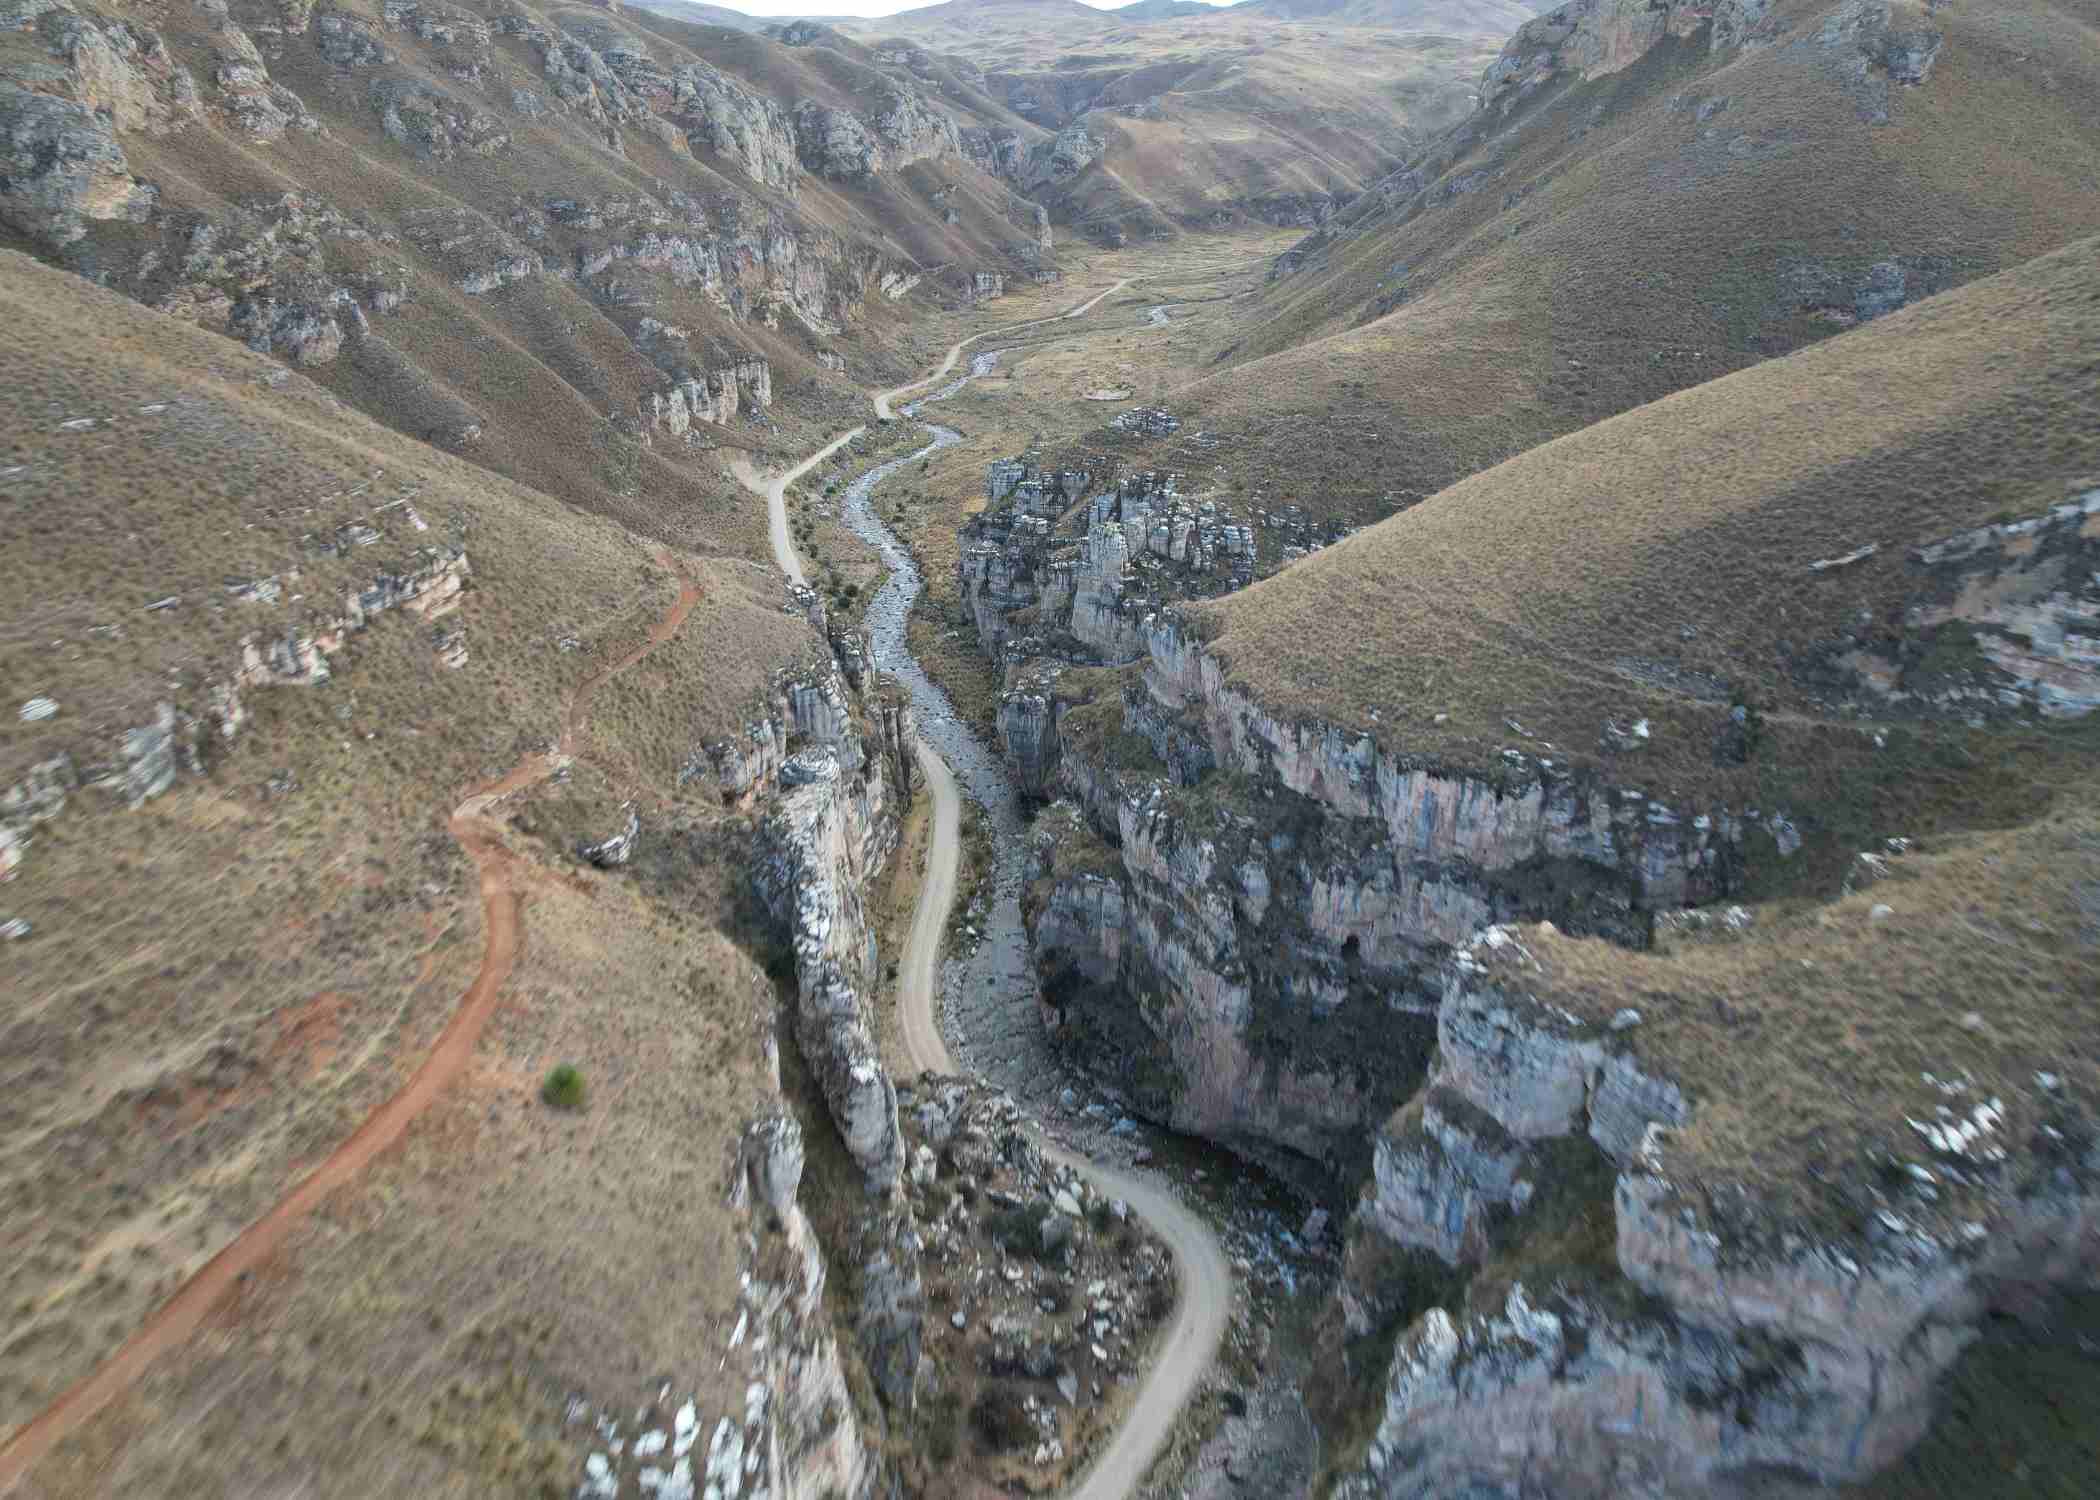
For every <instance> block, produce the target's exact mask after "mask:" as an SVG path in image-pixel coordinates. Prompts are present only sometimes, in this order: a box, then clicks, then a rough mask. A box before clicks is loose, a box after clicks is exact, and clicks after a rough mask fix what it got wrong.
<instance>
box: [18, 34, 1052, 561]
mask: <svg viewBox="0 0 2100 1500" xmlns="http://www.w3.org/2000/svg"><path fill="white" fill-rule="evenodd" d="M293 9H294V10H295V11H296V14H295V15H294V16H293V17H292V19H291V20H290V21H289V22H288V21H287V20H286V19H285V17H284V16H282V15H280V13H279V11H278V10H277V8H276V7H274V6H271V5H267V4H264V3H262V0H243V3H238V4H236V5H235V6H234V7H233V8H232V10H231V11H227V10H225V8H224V7H221V8H219V9H217V10H212V9H207V8H204V7H201V6H197V7H193V6H190V5H187V4H182V5H177V6H173V7H144V8H142V7H138V6H133V5H129V4H127V3H125V0H115V3H112V4H108V5H100V6H97V5H87V6H82V7H78V8H75V9H68V10H60V11H57V12H54V13H53V14H51V15H49V16H46V17H45V18H44V19H43V20H42V21H40V22H36V23H35V24H32V25H27V26H25V27H24V28H22V29H18V30H12V31H9V32H7V33H5V34H0V85H4V86H5V87H6V88H7V89H8V90H9V92H8V94H7V99H8V104H7V109H8V110H9V112H10V118H17V117H26V116H27V114H28V112H29V111H30V110H31V109H32V107H33V101H34V100H35V99H37V98H41V97H47V96H55V97H57V98H60V99H71V100H77V101H78V103H79V106H80V108H81V109H82V111H83V116H82V117H83V118H91V117H92V115H93V111H94V110H95V109H96V108H108V107H109V101H110V100H112V99H113V100H115V101H117V102H116V107H115V108H114V109H113V111H112V112H111V113H110V114H108V115H106V116H105V117H104V120H105V123H104V125H103V126H101V127H98V128H99V129H101V130H102V131H103V132H104V134H105V136H106V139H107V142H108V145H107V147H106V148H105V149H107V150H109V151H111V152H113V153H118V154H119V155H120V160H121V162H122V167H121V173H122V179H123V181H125V182H126V183H130V182H133V181H136V182H137V183H140V184H145V185H146V186H145V187H143V188H140V189H138V190H137V191H136V192H135V193H134V195H133V197H134V200H135V203H136V208H135V210H131V211H127V212H126V213H123V214H120V215H119V216H117V217H102V216H100V215H99V213H97V212H90V213H89V215H88V216H87V217H86V218H85V220H84V221H81V222H78V223H77V224H75V225H74V226H73V232H71V233H70V234H69V232H68V231H66V230H64V229H62V228H61V229H53V228H51V227H49V226H46V225H44V224H43V222H42V221H41V220H40V219H39V217H38V211H37V210H36V209H34V207H33V204H34V202H35V201H36V200H35V196H34V195H35V194H36V193H38V192H42V191H44V189H43V188H41V187H36V188H32V187H30V186H27V185H23V184H27V183H28V181H29V179H28V178H26V177H25V178H24V179H23V180H22V184H18V185H17V187H16V188H15V189H14V190H13V191H14V193H15V194H16V195H17V196H19V198H20V199H21V205H22V206H20V207H18V208H15V209H12V210H10V211H7V212H0V244H5V245H7V246H9V247H12V248H16V249H21V250H25V251H28V252H30V253H33V254H36V255H38V256H40V257H42V258H45V259H47V260H50V261H52V262H53V263H55V264H58V265H61V266H64V267H67V268H69V269H71V270H74V271H76V272H78V273H80V274H81V275H83V276H87V277H89V278H90V279H93V280H95V281H98V282H100V283H102V284H104V285H107V286H110V287H112V288H115V289H119V290H122V291H124V292H126V293H128V294H130V295H132V296H134V297H136V298H137V299H139V300H140V301H142V302H145V303H147V304H148V305H151V306H155V307H158V308H161V309H163V310H165V311H168V312H171V313H174V314H175V315H177V316H178V317H181V318H183V319H185V320H188V321H191V322H194V323H196V324H198V325H199V326H202V327H205V328H207V329H211V330H214V331H224V332H229V333H233V334H235V335H236V336H238V337H240V338H242V339H243V340H244V341H251V342H258V343H259V344H260V345H261V346H263V347H270V348H274V350H275V352H277V353H278V354H280V355H281V356H284V357H286V358H288V359H290V360H292V361H293V362H294V363H296V364H298V365H299V366H300V367H301V368H305V369H307V370H308V371H309V372H310V373H311V374H312V376H313V377H314V378H316V379H318V380H321V381H323V382H324V383H326V384H328V385H329V386H330V387H331V388H332V389H334V390H335V391H336V392H337V394H338V395H340V396H341V397H343V398H344V399H345V400H347V401H349V402H351V403H352V404H353V405H356V406H358V407H359V408H360V409H362V410H365V411H367V412H369V413H371V414H373V415H375V416H378V417H380V418H381V420H383V421H385V422H387V423H388V424H389V425H391V426H394V427H395V428H397V429H398V430H400V431H402V432H404V433H406V434H407V435H409V436H411V437H415V438H418V439H424V440H429V441H432V442H436V443H439V444H441V445H443V446H446V447H448V448H451V449H452V450H454V451H457V452H462V453H466V454H468V455H470V456H471V457H473V458H474V459H475V460H476V461H477V462H479V463H481V464H482V465H484V466H486V467H488V468H490V469H492V470H495V471H496V472H498V473H502V474H505V475H508V476H510V477H512V478H515V479H519V480H521V481H523V482H526V483H530V484H533V485H535V486H539V487H542V488H545V489H548V490H550V491H553V492H556V493H560V494H562V495H564V496H565V497H568V498H572V499H576V500H579V501H583V502H586V503H589V504H590V505H591V506H592V507H593V508H595V509H598V510H600V511H602V512H605V513H607V514H611V515H615V516H617V517H619V518H620V519H621V520H622V522H623V523H625V524H627V525H628V526H630V527H632V528H634V529H637V530H639V531H642V532H644V533H646V534H650V535H655V536H660V537H663V538H664V539H666V540H671V541H681V542H695V541H697V540H698V539H699V538H700V537H701V536H702V535H706V534H711V533H713V532H719V531H720V529H721V528H722V527H723V526H724V525H726V524H729V522H728V517H729V515H730V513H731V512H732V511H733V510H736V509H739V508H742V507H743V506H744V504H745V500H744V498H743V497H742V495H741V492H740V491H739V489H738V487H737V486H736V485H735V484H734V482H733V481H730V480H728V479H727V478H726V476H725V473H724V470H725V468H726V464H727V461H728V459H729V458H730V457H733V456H734V455H735V454H736V453H737V452H740V451H746V450H749V449H753V448H764V449H770V450H774V451H780V452H787V451H801V450H802V449H804V448H806V447H807V446H811V445H812V442H811V440H813V439H815V438H816V437H817V436H818V435H820V434H822V433H824V432H826V431H831V430H836V428H837V427H838V426H839V425H842V422H843V420H844V419H845V418H847V417H848V416H857V415H858V413H859V411H860V397H859V394H858V388H857V386H856V385H854V384H853V383H851V382H849V381H847V380H845V379H842V378H840V377H839V375H838V374H837V373H836V372H835V371H834V370H833V369H831V368H829V367H827V365H826V364H825V363H824V362H823V361H822V360H820V359H819V357H818V356H819V355H820V354H824V355H832V354H843V355H845V356H846V358H847V360H848V363H849V366H850V367H851V368H852V369H853V370H854V372H855V374H856V375H865V376H867V377H869V378H871V379H873V378H877V377H882V378H887V377H892V376H894V377H898V378H901V377H902V376H903V375H904V374H905V373H907V372H909V371H911V370H914V369H916V368H918V366H919V362H920V358H921V355H922V354H923V353H924V352H925V351H926V350H930V349H934V348H937V347H938V342H937V341H938V339H939V335H940V330H927V331H925V332H923V333H922V332H920V331H919V330H918V329H917V328H916V327H915V326H914V325H915V324H923V323H924V322H925V321H926V317H925V315H926V314H929V313H936V312H937V311H938V310H939V309H940V308H942V307H943V306H948V305H953V304H955V303H956V302H958V301H959V299H960V297H961V295H962V294H961V292H960V291H959V287H961V286H964V285H967V283H968V281H969V278H970V276H971V274H972V273H974V272H976V271H978V270H991V271H995V272H1003V273H1006V274H1009V275H1013V276H1015V277H1022V276H1025V274H1026V271H1027V269H1028V267H1029V266H1030V265H1032V264H1033V263H1034V262H1035V261H1036V260H1037V259H1038V258H1039V251H1038V247H1037V246H1036V243H1035V240H1036V232H1035V226H1034V219H1033V214H1034V210H1033V209H1032V208H1031V207H1029V206H1028V205H1025V204H1023V203H1022V202H1021V201H1020V199H1019V198H1018V196H1017V195H1016V194H1015V193H1014V192H1013V191H1012V190H1011V188H1010V187H1009V186H1007V185H1006V184H1003V183H1000V182H997V181H995V180H993V179H992V178H990V177H988V176H986V175H985V174H984V173H983V172H981V171H979V170H978V169H977V168H976V167H974V166H972V165H970V164H969V163H968V162H967V161H966V160H964V159H963V158H962V157H961V156H959V155H957V154H955V152H954V150H953V142H952V138H951V139H949V140H946V141H944V140H942V139H941V138H940V134H939V131H938V130H937V129H936V123H937V121H938V113H937V111H948V112H950V114H949V117H950V118H960V119H962V120H963V121H965V122H969V121H971V120H973V119H974V118H975V116H974V115H972V114H971V113H970V111H969V109H968V107H967V105H966V104H964V105H957V104H955V103H954V101H937V100H935V99H934V98H933V97H932V96H931V95H930V94H929V93H928V92H927V91H926V90H925V89H923V88H921V87H920V86H919V85H918V84H916V83H915V82H914V81H913V80H911V79H910V78H909V76H908V75H904V76H903V77H902V78H901V79H900V78H898V77H893V76H892V74H890V73H888V72H886V71H884V70H883V69H881V68H879V67H877V66H876V65H874V64H873V63H872V62H871V61H870V60H869V59H868V58H867V57H866V56H865V55H860V54H858V52H857V49H851V48H849V49H848V52H846V53H841V52H837V51H832V50H827V49H800V48H794V47H789V46H785V45H782V44H781V43H779V42H776V41H772V40H768V39H766V38H763V37H759V36H756V35H754V34H752V33H749V32H745V31H731V30H721V29H713V28H703V27H694V26H689V25H682V24H678V23H674V22H670V21H664V20H659V19H656V18H653V17H650V16H647V15H639V14H633V13H624V12H609V11H607V10H604V9H599V8H591V7H583V6H567V5H560V4H555V5H547V6H539V7H528V6H524V5H511V4H498V5H492V6H488V7H485V8H483V9H481V10H473V9H465V8H457V7H452V6H448V5H445V4H442V3H438V0H431V3H429V4H425V5H421V6H402V5H393V6H381V5H380V4H378V3H377V0H369V3H366V0H353V3H350V4H344V5H332V6H330V7H328V8H327V9H325V10H321V11H318V12H315V11H313V10H312V9H311V8H310V7H308V8H299V7H294V8H293ZM127 25H128V26H131V27H133V28H134V32H125V31H123V30H122V28H123V27H124V26H127ZM134 33H135V34H136V35H138V36H143V37H146V38H148V39H149V40H150V42H151V44H152V50H147V51H141V52H135V53H125V52H123V51H122V50H121V49H117V50H115V52H114V53H113V54H112V55H113V56H114V58H115V61H114V62H110V63H100V62H97V61H96V59H97V58H98V57H100V56H102V55H103V54H102V53H99V52H97V51H96V50H95V47H96V46H101V47H103V48H106V49H109V48H116V43H115V42H112V41H110V40H108V39H109V38H113V37H122V36H128V35H132V34H134ZM83 38H85V39H86V40H83ZM849 54H853V55H849ZM98 69H99V70H100V71H98ZM695 80H698V84H697V87H698V89H699V92H698V93H695V92H694V89H695ZM18 90H27V91H29V92H26V93H25V92H18ZM900 90H910V91H912V92H911V93H910V95H909V98H910V99H911V100H912V101H914V102H913V103H912V104H911V105H910V107H908V108H907V107H905V106H903V105H900V104H899V103H898V101H899V100H900V99H903V98H906V97H907V96H906V95H905V94H902V93H900ZM24 101H28V102H24ZM803 106H807V107H817V108H822V109H826V110H830V111H834V112H851V113H852V114H853V116H854V117H855V118H856V119H860V120H861V121H862V122H863V124H864V125H865V126H866V128H867V129H868V130H871V131H878V132H879V127H878V125H877V124H874V123H870V122H876V121H879V120H880V118H881V117H883V116H884V115H885V114H886V113H889V114H895V115H896V116H897V117H898V119H899V121H900V123H899V124H898V125H897V127H896V134H897V135H898V137H899V140H901V141H902V143H903V144H898V143H897V142H893V141H891V140H889V139H886V138H885V139H882V140H880V141H879V146H880V150H881V152H882V158H881V160H880V161H879V163H878V166H877V169H876V170H874V171H872V172H868V173H863V174H859V175H850V176H849V175H841V174H840V173H839V172H837V171H835V170H833V169H832V167H831V166H829V165H827V164H825V163H822V162H817V161H815V160H811V161H798V157H797V140H798V137H797V136H796V134H795V133H794V132H792V131H791V130H790V129H789V126H788V122H789V121H790V119H791V118H792V116H793V112H794V111H795V109H796V108H797V107H803ZM809 154H810V153H809V152H808V151H807V150H805V151H804V152H803V155H805V156H808V155H809ZM36 159H37V158H36V157H35V153H34V152H32V153H31V155H30V156H27V157H25V158H24V159H23V161H24V167H25V170H26V169H27V164H28V163H29V162H31V161H32V160H36ZM43 160H44V161H45V162H46V166H47V167H48V163H49V161H50V158H43ZM36 170H37V171H39V172H43V171H44V170H45V168H42V167H40V168H37V169H36ZM53 170H54V172H55V169H53ZM38 180H39V181H43V180H45V179H43V178H39V179H38ZM50 180H52V181H56V177H55V176H54V177H53V178H51V179H50ZM54 190H55V189H54ZM76 217H77V216H76ZM1024 250H1025V252H1026V259H1023V258H1021V254H1022V252H1023V251H1024ZM913 276H919V277H920V278H921V280H920V281H919V282H918V283H917V284H916V285H913V284H912V282H911V278H912V277H913ZM885 278H888V281H887V285H888V288H889V289H888V291H885V289H884V287H885ZM892 293H894V294H895V295H892ZM273 323H274V324H275V325H276V330H277V334H278V336H277V338H276V339H275V341H274V342H273V341H272V339H271V337H270V335H271V333H272V329H273ZM922 343H923V347H922ZM752 357H757V358H762V359H764V360H766V361H768V362H769V364H770V366H771V371H772V386H773V393H774V396H775V398H776V399H775V401H774V404H773V405H772V406H771V407H770V408H767V409H764V410H757V409H754V405H753V403H752V402H750V401H749V400H748V399H747V400H745V401H744V402H742V403H741V405H740V408H739V410H738V411H737V412H736V414H735V415H734V417H733V418H732V419H731V420H729V421H728V422H727V423H716V422H711V421H704V422H702V423H701V424H700V425H699V426H698V428H696V429H695V430H694V431H693V432H692V434H691V436H689V437H688V436H685V435H683V434H677V433H671V432H667V431H664V430H661V429H659V430H655V431H652V430H650V422H649V421H648V419H647V414H648V410H649V408H648V403H649V402H650V401H651V399H652V398H653V397H657V396H661V395H662V394H663V393H665V392H667V391H669V390H670V389H671V388H672V385H673V383H674V381H676V380H678V379H680V378H684V377H687V376H691V377H694V378H698V379H700V380H701V381H703V382H704V381H705V380H706V379H707V377H708V376H709V375H710V373H712V372H716V371H720V370H724V369H728V368H731V367H733V366H734V365H735V364H736V363H737V361H739V360H742V359H747V358H752ZM724 450H726V452H725V451H724ZM750 539H751V540H752V542H753V546H752V548H751V550H752V553H753V555H754V556H756V555H759V554H758V552H757V546H756V543H757V542H758V540H759V539H758V537H757V533H756V532H755V531H752V532H751V533H750Z"/></svg>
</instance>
